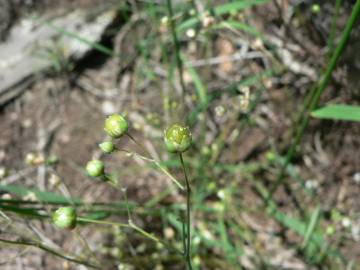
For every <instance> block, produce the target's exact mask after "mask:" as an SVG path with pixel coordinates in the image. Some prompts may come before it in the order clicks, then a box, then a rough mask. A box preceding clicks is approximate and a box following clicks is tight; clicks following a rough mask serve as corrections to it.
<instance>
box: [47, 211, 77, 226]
mask: <svg viewBox="0 0 360 270" xmlns="http://www.w3.org/2000/svg"><path fill="white" fill-rule="evenodd" d="M52 220H53V222H54V224H55V225H56V226H57V227H58V228H60V229H68V230H72V229H74V228H75V226H76V211H75V209H74V208H72V207H61V208H59V209H58V210H56V211H55V213H54V214H53V216H52Z"/></svg>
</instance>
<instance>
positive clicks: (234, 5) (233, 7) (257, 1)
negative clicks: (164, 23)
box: [176, 0, 269, 32]
mask: <svg viewBox="0 0 360 270" xmlns="http://www.w3.org/2000/svg"><path fill="white" fill-rule="evenodd" d="M267 2H269V0H252V1H232V2H230V3H227V4H224V5H220V6H216V7H214V9H213V14H214V15H215V16H221V15H224V14H227V13H230V12H238V11H240V10H244V9H246V8H249V7H252V6H255V5H261V4H265V3H267ZM199 21H200V20H199V18H197V17H192V18H190V19H188V20H186V21H184V22H183V23H181V24H180V25H179V26H178V27H177V29H176V30H177V31H179V32H183V31H185V30H187V29H189V28H191V27H195V26H196V24H197V23H199Z"/></svg>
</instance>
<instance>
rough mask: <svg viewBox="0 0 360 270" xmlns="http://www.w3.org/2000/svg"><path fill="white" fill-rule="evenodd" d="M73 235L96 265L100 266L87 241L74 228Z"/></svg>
mask: <svg viewBox="0 0 360 270" xmlns="http://www.w3.org/2000/svg"><path fill="white" fill-rule="evenodd" d="M75 235H76V237H77V238H78V239H79V241H80V242H81V243H82V245H83V246H84V247H85V249H86V250H87V252H88V255H89V256H91V257H93V258H94V260H95V261H96V263H97V264H98V265H101V263H100V262H99V261H98V259H97V258H96V254H95V252H94V251H93V250H92V249H91V247H90V245H89V243H88V242H87V240H86V239H85V238H84V237H83V236H82V235H81V234H80V232H79V231H78V230H77V229H76V228H75Z"/></svg>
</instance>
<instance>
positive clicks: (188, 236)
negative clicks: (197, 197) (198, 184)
mask: <svg viewBox="0 0 360 270" xmlns="http://www.w3.org/2000/svg"><path fill="white" fill-rule="evenodd" d="M179 157H180V161H181V165H182V169H183V172H184V176H185V181H186V249H185V252H184V253H185V259H186V264H187V267H188V269H189V270H192V265H191V232H190V227H191V220H190V215H191V204H190V196H191V188H190V184H189V178H188V175H187V172H186V169H185V163H184V159H183V156H182V153H180V154H179Z"/></svg>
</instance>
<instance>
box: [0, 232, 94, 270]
mask: <svg viewBox="0 0 360 270" xmlns="http://www.w3.org/2000/svg"><path fill="white" fill-rule="evenodd" d="M0 242H2V243H4V244H9V245H17V246H32V247H36V248H39V249H41V250H44V251H46V252H48V253H50V254H52V255H54V256H57V257H59V258H62V259H65V260H68V261H70V262H74V263H78V264H82V265H86V266H88V267H91V268H95V269H101V267H100V266H99V265H95V264H93V263H90V262H89V260H88V259H87V260H82V259H79V258H76V257H74V256H71V255H68V254H64V253H62V252H61V251H58V250H55V249H53V248H51V247H49V246H47V245H45V244H43V243H41V242H37V241H33V240H27V239H21V240H18V241H12V240H7V239H0Z"/></svg>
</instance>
